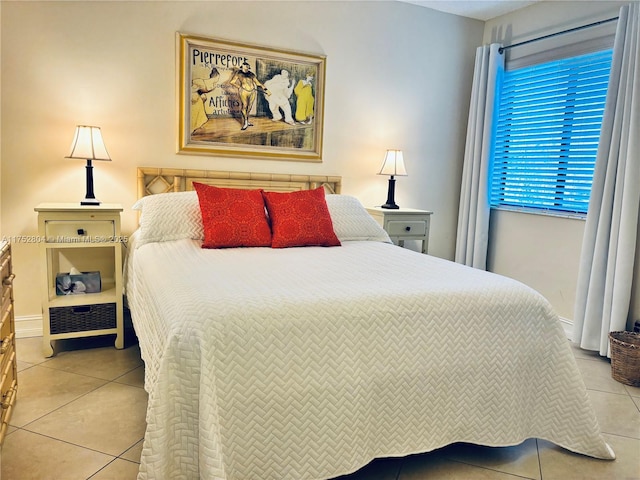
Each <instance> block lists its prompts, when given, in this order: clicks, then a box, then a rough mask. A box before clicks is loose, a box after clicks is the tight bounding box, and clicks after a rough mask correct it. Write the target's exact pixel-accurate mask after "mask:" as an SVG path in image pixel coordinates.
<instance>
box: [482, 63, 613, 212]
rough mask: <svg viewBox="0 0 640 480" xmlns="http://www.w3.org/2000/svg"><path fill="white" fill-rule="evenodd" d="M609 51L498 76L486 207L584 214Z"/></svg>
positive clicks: (601, 112)
mask: <svg viewBox="0 0 640 480" xmlns="http://www.w3.org/2000/svg"><path fill="white" fill-rule="evenodd" d="M611 55H612V51H611V50H605V51H600V52H595V53H589V54H586V55H580V56H576V57H572V58H565V59H561V60H555V61H552V62H548V63H543V64H539V65H534V66H529V67H526V68H520V69H516V70H511V71H506V72H504V73H503V79H502V83H501V91H500V95H499V108H498V115H499V116H498V119H497V122H496V124H495V132H494V134H495V137H494V151H493V156H492V169H491V178H490V182H491V195H490V201H491V206H492V207H500V206H508V207H529V208H535V209H542V210H548V211H558V212H578V213H586V212H587V208H588V206H589V195H590V192H591V182H592V178H593V169H594V164H595V159H596V152H597V149H598V140H599V138H600V126H601V124H602V114H603V111H604V104H605V98H606V94H607V84H608V81H609V70H610V67H611Z"/></svg>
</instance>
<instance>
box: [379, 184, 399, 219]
mask: <svg viewBox="0 0 640 480" xmlns="http://www.w3.org/2000/svg"><path fill="white" fill-rule="evenodd" d="M395 192H396V179H395V178H393V175H391V177H389V190H388V191H387V201H386V202H385V204H384V205H380V207H381V208H390V209H393V210H397V209H398V208H400V207H399V206H398V205H396V202H395V199H394V196H395Z"/></svg>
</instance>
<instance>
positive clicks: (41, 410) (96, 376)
mask: <svg viewBox="0 0 640 480" xmlns="http://www.w3.org/2000/svg"><path fill="white" fill-rule="evenodd" d="M41 341H42V339H41V338H25V339H19V340H18V341H17V346H16V349H17V353H18V370H19V374H18V380H19V387H18V401H17V404H16V408H15V410H14V413H13V417H12V419H11V422H10V423H11V427H10V429H9V433H8V434H7V437H6V439H5V444H4V447H3V449H2V460H1V469H2V470H1V478H2V480H14V479H19V480H25V479H38V480H41V479H64V480H73V479H89V478H90V479H95V480H100V479H109V480H120V479H122V480H128V479H135V478H136V474H137V471H138V466H139V464H138V462H139V460H140V452H141V451H142V439H143V436H144V429H145V420H144V419H145V410H146V404H147V394H146V392H145V391H144V389H143V382H144V365H143V362H142V360H141V359H140V350H139V348H138V346H137V345H136V344H133V345H129V346H128V348H125V349H124V350H116V349H114V348H113V347H111V346H110V345H111V343H104V342H103V343H102V344H100V343H97V344H96V341H95V340H76V341H69V342H67V343H66V344H64V345H62V350H63V351H61V352H59V353H57V355H56V356H55V357H53V358H49V359H45V358H44V357H43V356H42V353H41ZM56 347H57V348H58V347H60V345H57V346H56ZM88 347H91V348H88ZM573 350H574V353H575V357H576V361H577V362H578V365H579V367H580V370H581V371H582V374H583V377H584V379H585V383H586V385H587V388H588V389H589V394H590V397H591V401H592V403H593V405H594V408H595V410H596V413H597V415H598V419H599V422H600V426H601V429H602V432H603V434H604V436H605V438H606V440H607V441H608V442H609V444H610V445H611V446H612V447H613V449H614V450H615V452H616V455H617V459H616V460H615V461H602V460H594V459H591V458H588V457H584V456H582V455H576V454H572V453H570V452H567V451H564V450H562V449H560V448H558V447H556V446H554V445H553V444H551V443H549V442H546V441H543V440H536V439H530V440H527V441H525V442H524V443H522V444H521V445H519V446H515V447H505V448H488V447H480V446H474V445H464V444H457V445H452V446H449V447H446V448H443V449H441V450H437V451H435V452H431V453H426V454H421V455H413V456H409V457H405V458H390V459H382V460H376V461H374V462H372V463H371V464H369V465H367V466H366V467H364V468H363V469H362V470H360V471H358V472H356V473H355V474H352V475H349V476H345V477H340V480H423V479H451V480H457V479H464V480H471V479H472V480H482V479H495V480H509V479H511V480H515V479H535V480H587V479H593V480H601V479H624V480H632V479H638V480H640V388H633V387H628V386H625V385H622V384H620V383H618V382H616V381H614V380H613V379H612V378H611V375H610V364H609V362H608V361H607V360H604V359H602V358H600V357H598V356H597V355H593V354H590V353H588V352H584V351H581V350H580V349H578V348H574V349H573ZM248 480H262V479H248Z"/></svg>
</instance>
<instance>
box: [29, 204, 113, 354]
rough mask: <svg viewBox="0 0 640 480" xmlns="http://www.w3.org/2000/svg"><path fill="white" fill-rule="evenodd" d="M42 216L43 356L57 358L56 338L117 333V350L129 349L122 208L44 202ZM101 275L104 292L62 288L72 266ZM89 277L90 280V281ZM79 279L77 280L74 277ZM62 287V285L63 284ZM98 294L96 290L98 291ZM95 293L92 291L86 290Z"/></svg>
mask: <svg viewBox="0 0 640 480" xmlns="http://www.w3.org/2000/svg"><path fill="white" fill-rule="evenodd" d="M35 211H36V212H38V234H39V236H38V240H39V244H40V254H41V264H42V266H43V272H42V275H41V295H42V320H43V329H42V330H43V332H42V337H43V352H44V355H45V357H51V356H52V355H53V352H54V351H53V346H52V343H51V342H52V341H53V340H59V339H64V338H77V337H91V336H98V335H108V334H115V335H116V339H115V347H116V348H119V349H120V348H123V347H124V329H123V299H122V244H121V240H122V237H121V233H120V213H121V212H122V206H121V205H117V204H101V205H97V206H81V205H79V204H78V203H42V204H40V205H38V206H37V207H36V208H35ZM72 267H74V268H75V269H77V270H79V271H80V272H82V273H83V274H84V273H85V272H94V273H93V275H92V276H93V278H92V280H95V276H96V273H95V272H99V279H100V283H99V284H98V288H97V289H96V288H95V286H94V289H89V288H87V287H86V285H85V283H87V282H82V280H84V279H85V277H82V278H81V279H80V282H76V281H74V282H73V283H74V285H80V284H81V286H82V287H83V288H84V291H83V288H76V290H75V291H74V289H73V288H69V289H66V288H65V289H61V288H60V287H61V285H60V283H59V282H57V281H56V277H57V276H58V274H63V273H64V274H67V273H69V272H70V271H71V268H72ZM87 278H88V277H87ZM74 280H76V278H74ZM57 283H58V285H57ZM94 290H95V291H94ZM88 291H90V292H92V293H86V292H88Z"/></svg>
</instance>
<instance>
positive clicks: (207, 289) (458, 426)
mask: <svg viewBox="0 0 640 480" xmlns="http://www.w3.org/2000/svg"><path fill="white" fill-rule="evenodd" d="M132 251H133V252H135V255H133V256H132V258H130V259H129V265H128V280H127V295H128V300H129V303H130V306H131V309H132V314H133V321H134V326H135V329H136V332H137V334H138V337H139V339H140V346H141V351H142V356H143V359H144V361H145V366H146V379H145V388H146V389H147V391H148V393H149V408H148V412H147V423H148V426H147V432H146V435H145V442H144V449H143V453H142V465H141V469H140V474H139V477H138V478H139V479H154V480H159V479H175V478H194V479H195V478H202V479H216V480H217V479H220V480H285V479H291V480H303V479H324V478H329V477H333V476H337V475H339V474H343V473H347V472H351V471H355V470H357V469H358V468H359V467H361V466H363V465H365V464H367V463H368V462H369V461H370V460H372V459H373V458H375V457H383V456H400V455H406V454H411V453H417V452H425V451H429V450H433V449H436V448H439V447H442V446H444V445H447V444H450V443H454V442H471V443H476V444H482V445H490V446H498V445H514V444H518V443H520V442H522V441H523V440H525V439H527V438H531V437H537V438H542V439H546V440H549V441H551V442H554V443H556V444H558V445H560V446H562V447H565V448H567V449H569V450H572V451H575V452H579V453H583V454H586V455H590V456H593V457H598V458H612V457H613V452H612V451H611V450H610V448H609V447H608V445H606V443H605V442H604V441H603V439H602V437H601V436H600V433H599V427H598V424H597V421H596V418H595V415H594V412H593V409H592V407H591V404H590V401H589V398H588V396H587V392H586V389H585V387H584V384H583V381H582V378H581V375H580V372H579V371H578V369H577V367H576V363H575V360H574V358H573V355H572V352H571V350H570V346H569V344H568V342H567V339H566V338H565V336H564V332H563V330H562V328H561V326H560V324H559V321H558V319H557V317H556V315H555V314H554V312H553V311H552V309H551V308H550V306H549V304H548V303H547V302H546V301H545V300H544V299H543V298H542V297H541V296H540V295H539V294H537V293H536V292H534V291H533V290H531V289H530V288H528V287H526V286H524V285H522V284H520V283H518V282H515V281H513V280H510V279H507V278H504V277H501V276H498V275H494V274H490V273H487V272H483V271H479V270H475V269H471V268H468V267H464V266H461V265H458V264H455V263H452V262H448V261H445V260H441V259H438V258H435V257H430V256H427V255H421V254H418V253H416V252H412V251H409V250H405V249H402V248H399V247H396V246H393V245H390V244H385V243H379V242H344V245H343V246H342V247H336V248H322V247H311V248H289V249H282V250H272V249H269V248H246V249H226V250H202V249H200V248H199V243H198V242H196V241H192V240H179V241H173V242H164V243H152V244H146V245H143V246H141V247H140V248H138V249H134V250H132Z"/></svg>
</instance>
